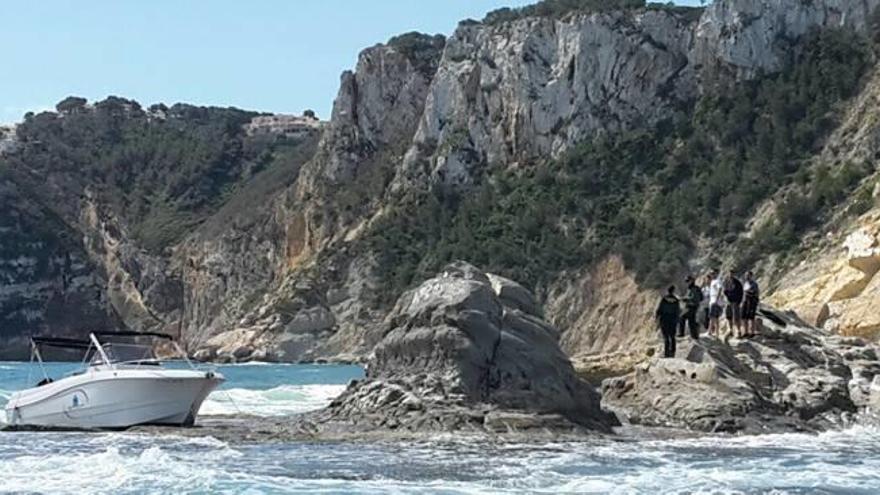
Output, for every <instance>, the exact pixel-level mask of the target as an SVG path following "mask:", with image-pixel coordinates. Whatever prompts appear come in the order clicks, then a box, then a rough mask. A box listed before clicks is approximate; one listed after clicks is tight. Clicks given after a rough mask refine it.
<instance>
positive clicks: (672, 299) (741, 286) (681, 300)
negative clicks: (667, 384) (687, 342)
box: [655, 268, 761, 357]
mask: <svg viewBox="0 0 880 495" xmlns="http://www.w3.org/2000/svg"><path fill="white" fill-rule="evenodd" d="M685 283H686V284H687V289H686V291H685V294H684V295H682V296H679V295H677V294H676V287H675V286H674V285H673V286H670V287H669V288H668V289H667V291H666V293H665V294H664V295H663V297H662V298H661V299H660V304H659V305H658V306H657V311H656V314H655V316H656V318H657V322H658V323H659V324H660V331H661V332H662V333H663V348H664V350H663V355H664V357H675V343H676V337H684V336H685V331H686V330H687V331H688V333H689V334H690V338H692V339H694V340H697V339H699V338H700V327H701V325H700V320H702V321H703V322H705V324H706V327H707V330H708V333H709V335H711V336H714V337H723V338H724V340H725V341H726V340H729V338H730V337H733V338H751V337H754V336H756V335H757V334H758V332H759V330H760V328H759V326H760V323H759V321H758V320H757V315H758V304H759V303H760V301H761V293H760V288H759V287H758V282H757V281H756V280H755V276H754V274H753V273H752V272H751V271H748V272H746V273H745V275H744V278H743V280H740V279H739V278H737V276H736V274H735V273H734V271H733V270H730V271H729V272H728V274H727V276H726V277H722V276H721V271H720V270H718V269H717V268H716V269H713V270H712V271H710V272H709V273H708V274H707V275H706V277H705V278H704V279H703V282H702V284H699V283H697V280H696V279H695V278H694V277H693V276H691V275H688V276H687V278H686V279H685ZM682 306H684V308H683V309H682ZM722 316H725V318H726V320H727V332H726V333H725V334H724V335H723V336H722V335H721V317H722Z"/></svg>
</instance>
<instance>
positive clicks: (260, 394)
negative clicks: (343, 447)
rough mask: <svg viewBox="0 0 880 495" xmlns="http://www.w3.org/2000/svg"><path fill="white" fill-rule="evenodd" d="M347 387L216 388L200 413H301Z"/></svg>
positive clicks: (326, 401)
mask: <svg viewBox="0 0 880 495" xmlns="http://www.w3.org/2000/svg"><path fill="white" fill-rule="evenodd" d="M344 390H345V385H282V386H279V387H275V388H270V389H268V390H252V389H244V388H233V389H229V390H215V391H214V392H212V393H211V395H209V396H208V399H207V400H205V403H204V404H203V405H202V409H201V410H200V411H199V414H201V415H209V416H211V415H221V414H252V415H254V416H283V415H285V414H298V413H303V412H308V411H314V410H316V409H321V408H322V407H325V406H327V405H328V404H329V403H330V402H331V401H332V400H333V399H335V398H336V397H337V396H339V394H341V393H342V392H343V391H344Z"/></svg>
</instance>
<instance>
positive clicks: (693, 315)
mask: <svg viewBox="0 0 880 495" xmlns="http://www.w3.org/2000/svg"><path fill="white" fill-rule="evenodd" d="M685 283H687V293H686V294H685V296H684V314H682V315H681V320H680V321H679V323H678V336H679V337H684V335H685V327H686V326H687V327H688V330H689V331H690V336H691V339H693V340H698V339H699V338H700V324H699V323H697V312H698V311H699V310H700V303H702V302H703V289H702V288H701V287H700V286H699V285H697V281H696V280H695V279H694V277H693V276H692V275H688V276H687V278H686V279H685Z"/></svg>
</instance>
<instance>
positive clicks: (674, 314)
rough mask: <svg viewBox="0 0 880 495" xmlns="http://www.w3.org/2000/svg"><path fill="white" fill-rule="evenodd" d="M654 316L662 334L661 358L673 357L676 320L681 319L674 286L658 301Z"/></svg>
mask: <svg viewBox="0 0 880 495" xmlns="http://www.w3.org/2000/svg"><path fill="white" fill-rule="evenodd" d="M654 316H655V317H656V318H657V323H659V324H660V331H661V332H662V333H663V357H666V358H672V357H675V331H676V329H677V328H678V320H679V318H680V317H681V308H680V307H679V305H678V297H676V296H675V286H674V285H673V286H672V287H670V288H669V289H668V290H667V291H666V295H665V296H663V297H662V298H661V299H660V304H659V305H657V311H656V312H655V314H654Z"/></svg>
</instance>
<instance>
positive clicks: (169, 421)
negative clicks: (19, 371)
mask: <svg viewBox="0 0 880 495" xmlns="http://www.w3.org/2000/svg"><path fill="white" fill-rule="evenodd" d="M222 382H223V376H222V375H219V374H217V373H213V372H210V371H208V372H205V371H196V370H167V369H161V368H160V369H155V370H145V369H104V370H88V371H86V372H85V373H83V374H80V375H74V376H70V377H66V378H63V379H61V380H58V381H55V382H52V383H49V384H46V385H43V386H40V387H36V388H32V389H28V390H24V391H21V392H18V393H16V394H13V395H12V397H10V399H9V402H8V403H7V404H6V420H7V423H9V424H12V425H20V426H45V427H54V428H129V427H131V426H136V425H144V424H157V425H176V426H190V425H192V424H193V423H194V421H195V418H196V415H197V414H198V411H199V409H200V408H201V405H202V402H203V401H204V400H205V398H206V397H207V396H208V394H210V393H211V391H213V390H214V389H215V388H216V387H217V386H219V385H220V383H222Z"/></svg>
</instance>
